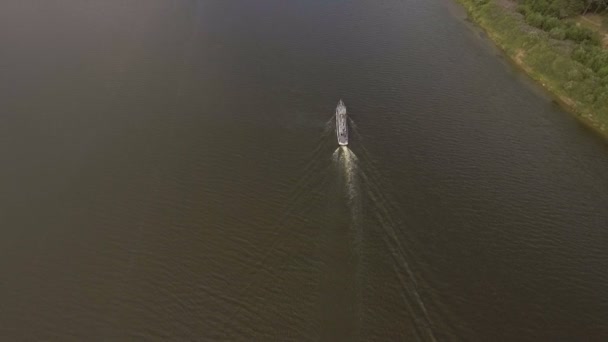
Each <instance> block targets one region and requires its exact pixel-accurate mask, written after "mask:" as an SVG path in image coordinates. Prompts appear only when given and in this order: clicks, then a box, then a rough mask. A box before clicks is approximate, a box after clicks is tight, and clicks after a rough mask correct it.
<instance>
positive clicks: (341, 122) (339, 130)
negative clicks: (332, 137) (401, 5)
mask: <svg viewBox="0 0 608 342" xmlns="http://www.w3.org/2000/svg"><path fill="white" fill-rule="evenodd" d="M347 121H348V119H347V116H346V106H345V105H344V102H342V100H340V102H338V107H336V136H337V137H338V144H340V146H344V145H348V122H347Z"/></svg>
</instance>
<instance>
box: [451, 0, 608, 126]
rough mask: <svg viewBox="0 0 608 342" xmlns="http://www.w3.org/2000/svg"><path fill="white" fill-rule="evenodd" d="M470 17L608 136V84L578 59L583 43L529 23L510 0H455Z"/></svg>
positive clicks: (562, 101) (565, 104)
mask: <svg viewBox="0 0 608 342" xmlns="http://www.w3.org/2000/svg"><path fill="white" fill-rule="evenodd" d="M457 1H458V2H459V3H460V4H462V5H463V6H464V7H465V9H466V10H467V12H468V14H469V17H470V18H471V19H472V20H473V21H474V22H475V23H477V24H478V25H479V26H481V27H482V28H483V29H484V30H485V31H486V32H487V34H488V36H489V37H490V38H491V39H492V40H493V41H494V42H495V43H496V44H497V45H498V46H499V47H500V48H501V49H502V50H503V51H504V52H505V53H506V54H507V55H508V56H509V57H510V58H511V59H512V60H513V62H514V63H515V64H517V65H518V66H519V67H520V68H522V69H523V70H524V71H526V73H528V74H529V75H530V76H531V77H532V78H533V79H535V80H536V81H538V82H539V83H540V84H542V85H543V87H545V88H546V89H547V90H549V91H550V92H551V93H552V94H553V95H554V96H555V98H556V101H558V102H559V103H560V104H561V105H562V106H563V107H565V108H566V109H568V110H569V111H570V112H571V113H573V114H574V115H575V116H576V117H578V118H579V119H580V120H581V121H582V122H583V123H585V124H587V125H588V126H590V127H591V128H593V129H594V130H596V131H598V132H599V133H600V134H602V135H603V136H605V137H606V138H608V88H607V87H606V86H605V85H604V83H605V82H604V80H603V79H602V78H601V76H600V75H597V74H596V73H595V72H594V71H593V70H592V69H590V68H589V67H587V66H585V65H583V64H581V63H579V62H578V61H576V60H574V59H573V57H572V55H573V51H574V50H575V49H577V48H580V45H579V44H577V43H576V42H573V41H568V40H557V39H553V38H551V36H550V35H549V33H547V32H545V31H543V30H540V29H538V28H535V27H532V26H530V25H528V24H527V23H526V21H525V19H524V17H523V15H522V14H520V13H518V12H517V4H516V3H515V2H514V1H511V0H457Z"/></svg>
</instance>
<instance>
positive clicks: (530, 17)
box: [526, 12, 545, 28]
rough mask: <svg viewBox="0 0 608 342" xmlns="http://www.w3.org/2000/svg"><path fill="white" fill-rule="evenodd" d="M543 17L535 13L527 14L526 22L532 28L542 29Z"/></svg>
mask: <svg viewBox="0 0 608 342" xmlns="http://www.w3.org/2000/svg"><path fill="white" fill-rule="evenodd" d="M544 21H545V20H544V18H543V15H542V14H540V13H537V12H528V13H527V15H526V22H527V23H528V24H530V25H532V26H534V27H538V28H542V26H543V22H544Z"/></svg>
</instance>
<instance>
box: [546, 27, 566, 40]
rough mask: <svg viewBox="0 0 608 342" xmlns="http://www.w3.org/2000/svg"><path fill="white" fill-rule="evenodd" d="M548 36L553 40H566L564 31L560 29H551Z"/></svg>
mask: <svg viewBox="0 0 608 342" xmlns="http://www.w3.org/2000/svg"><path fill="white" fill-rule="evenodd" d="M549 35H550V36H551V38H553V39H559V40H564V39H566V30H564V29H563V28H561V27H556V28H554V29H552V30H551V31H549Z"/></svg>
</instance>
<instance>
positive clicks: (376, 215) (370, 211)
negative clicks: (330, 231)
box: [334, 118, 436, 341]
mask: <svg viewBox="0 0 608 342" xmlns="http://www.w3.org/2000/svg"><path fill="white" fill-rule="evenodd" d="M349 123H350V126H351V133H352V134H353V136H354V137H355V138H356V139H357V149H358V150H359V151H360V157H361V158H358V157H357V156H356V155H355V154H354V152H352V151H351V150H350V149H348V148H346V149H345V152H344V153H343V157H342V160H343V161H342V163H339V164H340V165H341V167H342V168H343V172H344V174H345V179H347V180H348V179H350V180H351V181H350V182H348V181H347V182H346V183H345V184H346V189H347V193H349V194H350V196H349V199H350V201H349V202H350V203H351V206H354V207H353V209H354V208H356V209H354V210H352V211H351V214H352V215H353V220H354V222H360V220H361V215H362V213H361V209H362V208H363V200H365V206H364V207H365V213H366V216H369V218H371V219H372V220H373V221H375V222H376V224H375V225H373V226H377V227H379V228H380V230H379V232H380V233H381V235H382V240H383V242H384V244H385V246H386V247H387V249H388V251H389V252H390V255H391V257H392V259H393V268H394V270H395V274H396V275H397V277H398V279H399V282H400V283H401V286H402V289H403V292H402V298H403V301H404V305H405V306H406V307H407V309H408V311H409V312H410V315H411V317H412V323H413V325H414V327H415V329H416V334H417V335H418V337H419V338H421V339H423V340H430V341H436V338H435V335H434V333H433V328H432V323H431V319H430V316H429V314H428V311H427V308H426V306H425V304H424V302H423V300H422V298H421V296H420V293H419V289H420V286H421V285H420V280H419V279H418V278H419V277H417V276H416V274H415V273H414V271H413V269H412V267H411V265H410V261H411V260H414V255H413V253H412V252H411V251H410V250H409V249H408V247H407V245H408V243H407V242H406V241H403V238H402V237H400V236H401V235H403V234H398V233H397V232H398V231H400V232H401V231H403V230H404V229H403V228H405V227H406V224H405V222H404V220H403V219H402V218H401V215H400V214H399V208H398V207H397V206H396V205H395V204H394V203H395V201H394V200H392V198H391V196H390V192H389V191H386V189H388V187H387V185H386V184H383V182H382V180H383V179H384V177H383V176H382V174H381V173H380V172H379V171H378V170H377V169H376V168H375V166H374V163H373V159H372V157H371V154H370V153H369V151H368V150H367V149H366V148H365V146H364V144H363V143H362V142H363V141H362V140H363V137H362V136H361V134H360V133H359V130H358V127H357V125H356V124H355V123H354V122H353V121H352V119H350V118H349ZM334 153H335V152H334ZM338 160H340V158H338ZM363 197H364V198H363ZM353 199H355V200H354V201H353ZM365 233H366V234H367V235H369V234H371V232H365ZM362 234H363V232H360V233H359V234H357V235H359V236H362Z"/></svg>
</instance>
